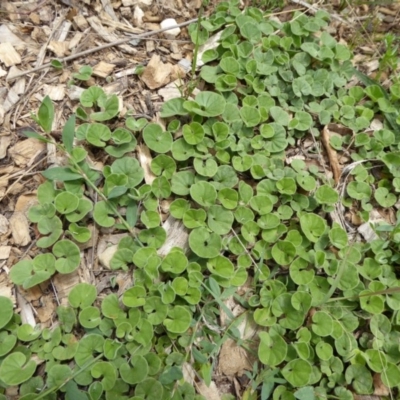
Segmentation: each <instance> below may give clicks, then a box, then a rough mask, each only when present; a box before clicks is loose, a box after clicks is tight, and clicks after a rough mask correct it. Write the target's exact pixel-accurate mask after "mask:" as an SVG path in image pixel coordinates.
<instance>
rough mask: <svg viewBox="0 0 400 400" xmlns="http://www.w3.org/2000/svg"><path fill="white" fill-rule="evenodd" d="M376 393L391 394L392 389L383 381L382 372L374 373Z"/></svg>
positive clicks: (379, 394)
mask: <svg viewBox="0 0 400 400" xmlns="http://www.w3.org/2000/svg"><path fill="white" fill-rule="evenodd" d="M373 380H374V395H376V396H389V394H390V390H389V388H388V387H387V386H385V385H384V384H383V382H382V376H381V374H374V377H373Z"/></svg>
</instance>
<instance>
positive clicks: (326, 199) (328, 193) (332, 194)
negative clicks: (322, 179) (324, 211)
mask: <svg viewBox="0 0 400 400" xmlns="http://www.w3.org/2000/svg"><path fill="white" fill-rule="evenodd" d="M315 198H316V200H317V201H318V203H320V204H335V203H336V202H337V201H338V200H339V194H338V193H337V191H336V190H334V189H332V188H331V187H330V186H328V185H321V186H320V187H319V188H318V189H317V190H316V191H315Z"/></svg>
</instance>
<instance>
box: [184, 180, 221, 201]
mask: <svg viewBox="0 0 400 400" xmlns="http://www.w3.org/2000/svg"><path fill="white" fill-rule="evenodd" d="M190 196H191V197H192V199H193V200H194V201H196V202H197V203H198V204H200V205H202V206H204V207H210V206H212V205H213V204H215V201H216V199H217V191H216V190H215V188H214V186H213V185H211V184H210V183H208V182H204V181H200V182H197V183H195V184H194V185H192V186H191V188H190Z"/></svg>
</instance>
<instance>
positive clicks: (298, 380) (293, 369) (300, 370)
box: [282, 359, 312, 387]
mask: <svg viewBox="0 0 400 400" xmlns="http://www.w3.org/2000/svg"><path fill="white" fill-rule="evenodd" d="M311 372H312V366H311V364H310V363H308V362H307V361H305V360H301V359H295V360H292V361H289V362H288V363H287V364H286V365H285V367H284V368H283V369H282V375H283V377H284V378H285V379H286V380H287V381H288V382H289V383H290V384H291V385H292V386H294V387H301V386H305V385H307V384H308V382H309V381H310V376H311Z"/></svg>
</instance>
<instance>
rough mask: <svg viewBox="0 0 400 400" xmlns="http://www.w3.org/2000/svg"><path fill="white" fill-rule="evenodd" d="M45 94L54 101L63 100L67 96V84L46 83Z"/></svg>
mask: <svg viewBox="0 0 400 400" xmlns="http://www.w3.org/2000/svg"><path fill="white" fill-rule="evenodd" d="M43 89H44V95H45V96H46V95H47V96H49V97H50V99H51V100H53V101H60V100H63V99H64V97H65V85H44V86H43Z"/></svg>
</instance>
